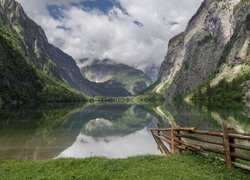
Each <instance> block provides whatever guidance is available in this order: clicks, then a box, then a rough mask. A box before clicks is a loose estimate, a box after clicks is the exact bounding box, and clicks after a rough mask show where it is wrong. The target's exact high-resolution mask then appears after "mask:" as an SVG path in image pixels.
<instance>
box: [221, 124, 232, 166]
mask: <svg viewBox="0 0 250 180" xmlns="http://www.w3.org/2000/svg"><path fill="white" fill-rule="evenodd" d="M222 127H223V142H224V147H225V153H226V162H227V167H228V168H231V167H232V159H231V149H230V143H229V136H228V128H227V124H226V122H225V121H223V123H222Z"/></svg>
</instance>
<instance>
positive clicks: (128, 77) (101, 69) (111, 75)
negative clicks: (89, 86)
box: [80, 59, 152, 95]
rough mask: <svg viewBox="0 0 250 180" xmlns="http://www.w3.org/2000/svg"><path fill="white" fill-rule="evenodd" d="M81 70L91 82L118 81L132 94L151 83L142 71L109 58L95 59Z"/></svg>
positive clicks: (105, 82)
mask: <svg viewBox="0 0 250 180" xmlns="http://www.w3.org/2000/svg"><path fill="white" fill-rule="evenodd" d="M80 62H84V63H87V62H86V60H85V61H84V60H80ZM81 72H82V75H83V76H84V77H85V78H86V79H88V80H90V81H92V82H96V83H103V84H107V82H109V83H110V82H113V83H119V84H121V85H122V86H123V87H124V89H125V90H126V91H128V92H129V93H131V94H133V95H135V94H138V93H140V92H141V91H142V90H144V89H146V88H147V87H148V86H149V85H150V84H151V83H152V80H151V79H150V77H149V76H148V75H146V74H145V73H144V72H143V71H141V70H138V69H135V68H133V67H130V66H127V65H125V64H121V63H116V62H114V61H112V60H110V59H104V60H98V59H95V60H94V61H93V62H92V63H90V64H89V65H86V66H84V67H82V68H81ZM111 85H112V83H111Z"/></svg>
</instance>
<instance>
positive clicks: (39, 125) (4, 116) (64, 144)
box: [0, 104, 250, 160]
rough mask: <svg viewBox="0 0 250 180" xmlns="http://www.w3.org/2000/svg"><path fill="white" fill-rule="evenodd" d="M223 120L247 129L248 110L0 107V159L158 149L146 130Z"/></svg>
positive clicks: (212, 125) (207, 125)
mask: <svg viewBox="0 0 250 180" xmlns="http://www.w3.org/2000/svg"><path fill="white" fill-rule="evenodd" d="M223 120H226V121H227V122H228V125H229V126H230V127H233V128H235V129H236V131H238V132H240V133H247V134H249V133H250V112H249V110H247V109H245V110H233V111H232V110H217V111H213V110H210V109H207V108H196V107H192V106H187V105H183V104H179V105H166V106H163V105H160V106H156V107H145V106H138V105H127V104H101V105H84V104H57V105H43V106H39V107H32V108H31V107H29V108H27V107H23V108H19V109H15V108H4V109H2V110H0V159H2V160H3V159H4V160H10V159H18V160H19V159H31V160H41V159H53V158H63V157H74V158H85V157H93V156H105V157H110V158H125V157H129V156H135V155H145V154H160V152H159V150H158V149H157V146H156V144H155V141H154V139H153V138H152V136H151V133H150V131H149V129H150V128H153V127H156V124H157V123H160V125H161V127H171V126H172V125H180V126H185V127H197V128H199V129H204V130H221V123H222V121H223Z"/></svg>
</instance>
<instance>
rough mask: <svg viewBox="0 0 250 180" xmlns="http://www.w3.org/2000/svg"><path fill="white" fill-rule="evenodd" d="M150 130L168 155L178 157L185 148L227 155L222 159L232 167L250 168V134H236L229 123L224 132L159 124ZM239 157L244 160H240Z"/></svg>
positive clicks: (160, 148) (204, 152)
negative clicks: (247, 163)
mask: <svg viewBox="0 0 250 180" xmlns="http://www.w3.org/2000/svg"><path fill="white" fill-rule="evenodd" d="M150 131H151V133H152V135H153V137H154V139H155V141H156V143H157V145H158V148H159V150H160V151H161V152H162V153H164V154H166V155H167V154H171V155H172V156H174V154H175V151H176V150H178V151H179V152H180V153H182V151H185V150H191V151H194V152H197V153H201V154H207V152H210V153H216V154H220V155H223V157H225V158H222V159H221V160H223V161H225V162H226V164H227V167H228V168H231V167H232V166H234V167H238V168H241V169H245V170H249V171H250V166H247V165H244V164H243V163H244V162H249V161H250V145H249V144H250V135H245V134H239V133H232V129H229V128H227V125H226V124H225V123H223V131H221V132H212V131H204V130H197V129H196V128H195V127H191V128H185V127H184V128H183V127H178V126H177V127H173V128H160V127H159V126H158V127H157V128H154V129H150ZM238 151H241V152H243V153H239V152H238ZM246 151H248V153H246ZM247 154H248V155H247ZM239 160H240V162H238V161H239ZM249 164H250V163H249Z"/></svg>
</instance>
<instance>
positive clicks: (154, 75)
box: [144, 64, 160, 82]
mask: <svg viewBox="0 0 250 180" xmlns="http://www.w3.org/2000/svg"><path fill="white" fill-rule="evenodd" d="M159 71H160V67H158V66H156V65H155V64H153V65H152V66H148V67H147V68H146V69H145V70H144V72H145V73H146V74H147V75H148V76H149V77H150V78H151V79H152V81H153V82H155V81H156V80H157V79H158V76H159Z"/></svg>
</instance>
